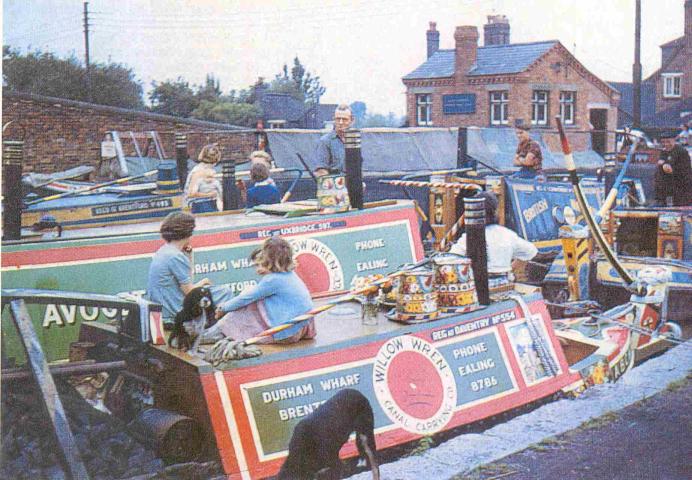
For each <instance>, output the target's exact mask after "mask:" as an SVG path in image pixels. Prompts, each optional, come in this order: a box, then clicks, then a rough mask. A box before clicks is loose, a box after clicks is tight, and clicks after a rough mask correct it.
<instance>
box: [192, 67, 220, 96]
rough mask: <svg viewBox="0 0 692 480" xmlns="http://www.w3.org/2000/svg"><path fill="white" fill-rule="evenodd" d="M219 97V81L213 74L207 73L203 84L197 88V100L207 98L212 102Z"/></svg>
mask: <svg viewBox="0 0 692 480" xmlns="http://www.w3.org/2000/svg"><path fill="white" fill-rule="evenodd" d="M219 97H221V83H220V82H219V80H218V79H216V78H214V74H211V73H208V74H207V78H206V80H205V81H204V85H202V86H200V87H199V88H198V89H197V99H198V100H199V101H202V100H208V101H210V102H214V101H216V100H218V99H219Z"/></svg>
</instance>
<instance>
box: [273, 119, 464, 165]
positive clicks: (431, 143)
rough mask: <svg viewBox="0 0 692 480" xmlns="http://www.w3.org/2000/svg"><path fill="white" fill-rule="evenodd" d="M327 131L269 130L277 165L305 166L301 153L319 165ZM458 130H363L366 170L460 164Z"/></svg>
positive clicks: (309, 160) (309, 162) (309, 163)
mask: <svg viewBox="0 0 692 480" xmlns="http://www.w3.org/2000/svg"><path fill="white" fill-rule="evenodd" d="M324 134H325V132H316V131H307V132H296V131H268V132H267V137H268V141H269V148H270V150H271V154H272V156H273V157H274V161H275V162H276V165H277V166H279V167H283V168H303V167H302V165H301V163H300V161H299V160H298V157H297V156H296V154H297V153H298V154H300V155H301V156H302V157H303V159H304V160H305V161H306V163H307V164H308V165H309V166H310V168H312V169H314V168H315V167H316V166H317V161H316V159H315V158H314V154H315V147H316V145H317V142H318V141H319V138H320V137H321V136H322V135H324ZM457 143H458V130H457V129H456V128H434V129H432V128H431V129H396V130H394V129H392V130H389V129H387V130H384V129H372V130H368V129H364V130H361V154H362V156H363V171H365V172H383V173H384V172H387V173H393V172H402V173H406V172H419V171H425V170H442V169H450V168H456V166H457Z"/></svg>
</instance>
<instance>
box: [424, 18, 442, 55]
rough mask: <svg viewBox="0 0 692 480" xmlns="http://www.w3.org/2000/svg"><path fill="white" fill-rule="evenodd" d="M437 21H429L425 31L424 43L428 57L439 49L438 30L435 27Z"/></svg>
mask: <svg viewBox="0 0 692 480" xmlns="http://www.w3.org/2000/svg"><path fill="white" fill-rule="evenodd" d="M436 26H437V23H435V22H430V28H429V29H428V31H427V32H426V33H425V40H426V45H427V48H428V57H427V58H430V57H431V56H432V55H433V54H434V53H435V52H437V51H438V50H439V49H440V32H438V31H437V29H436V28H435V27H436Z"/></svg>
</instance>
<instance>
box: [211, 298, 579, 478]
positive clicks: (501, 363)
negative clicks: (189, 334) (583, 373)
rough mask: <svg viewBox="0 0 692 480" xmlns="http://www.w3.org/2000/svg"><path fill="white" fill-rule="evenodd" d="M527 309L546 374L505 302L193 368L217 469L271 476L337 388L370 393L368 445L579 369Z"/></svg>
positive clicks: (507, 404) (538, 393)
mask: <svg viewBox="0 0 692 480" xmlns="http://www.w3.org/2000/svg"><path fill="white" fill-rule="evenodd" d="M529 310H530V312H531V315H532V317H533V318H532V320H531V321H532V322H534V325H537V326H538V331H539V332H540V333H539V335H540V336H541V337H542V339H543V341H544V342H545V345H546V346H547V352H548V355H549V356H550V359H551V361H552V362H554V366H555V367H556V371H555V372H554V373H552V374H549V373H547V370H548V369H547V366H546V365H541V364H540V361H539V362H538V363H539V365H536V363H535V360H536V357H535V352H534V350H533V349H531V348H530V347H529V342H527V335H528V334H527V324H526V319H525V318H523V316H522V315H523V314H522V313H521V311H520V309H519V308H518V307H517V306H516V304H514V303H513V302H504V303H502V304H498V305H495V306H493V307H491V308H489V309H487V310H485V311H479V312H474V313H472V314H467V315H461V316H456V317H453V318H449V319H443V320H438V321H435V322H431V323H428V324H423V325H417V326H415V327H407V328H405V329H399V330H396V331H393V332H390V333H388V334H383V335H377V336H369V337H364V338H361V339H358V340H355V341H350V342H344V343H337V344H335V345H333V346H331V347H328V348H324V349H316V351H314V352H310V351H307V352H306V351H304V350H303V351H301V352H300V353H298V352H295V353H294V352H292V351H291V350H288V351H286V352H283V353H281V354H275V355H267V356H265V357H260V358H259V359H258V360H254V361H252V360H249V361H241V362H236V363H234V364H233V365H232V368H230V369H229V370H216V371H213V372H208V373H201V374H200V382H201V384H202V388H203V390H204V395H205V400H206V402H207V408H208V411H209V415H210V420H211V425H212V426H213V433H214V437H215V439H216V444H217V448H218V451H219V454H220V457H221V460H222V464H223V467H224V471H225V472H226V474H227V475H228V478H234V479H236V478H237V479H249V478H264V477H267V476H270V475H274V474H275V473H276V472H277V471H278V469H279V467H280V465H281V463H282V462H283V460H284V458H285V456H286V455H287V448H288V443H289V440H290V437H291V434H292V432H293V429H294V428H295V426H296V424H297V423H298V422H299V421H300V420H301V418H303V417H304V416H306V415H308V414H309V413H310V412H311V411H313V410H314V409H315V408H316V407H317V406H319V405H320V404H321V403H322V402H324V401H326V400H327V399H329V398H330V397H331V395H333V394H334V393H335V391H338V390H339V389H342V388H355V389H357V390H359V391H360V392H361V393H363V394H364V395H365V396H366V397H367V398H368V400H369V401H370V404H371V406H372V408H373V411H374V416H375V434H376V442H377V448H378V449H383V448H388V447H391V446H394V445H399V444H402V443H406V442H409V441H412V440H415V439H418V438H421V437H422V436H426V435H432V434H434V433H437V432H440V431H443V430H448V429H451V428H455V427H458V426H461V425H465V424H468V423H472V422H475V421H478V420H480V419H482V418H487V417H490V416H492V415H496V414H498V413H501V412H505V411H508V410H511V409H514V408H517V407H520V406H522V405H526V404H528V403H530V402H533V401H535V400H539V399H541V398H544V397H547V396H549V395H552V394H554V393H556V392H559V391H560V390H561V389H562V388H564V387H566V386H567V385H570V384H572V383H574V382H575V381H578V380H579V378H580V377H579V376H578V375H577V374H575V373H573V372H570V371H569V369H568V367H567V363H566V360H565V357H564V355H563V353H562V351H561V349H560V346H559V343H558V342H557V340H556V337H555V335H554V332H553V330H552V325H551V322H550V316H549V315H548V313H547V310H546V308H545V305H544V304H543V302H542V301H540V300H535V301H533V302H531V303H530V304H529ZM308 352H309V353H308ZM341 453H342V457H343V456H345V457H351V456H355V455H357V450H356V448H355V445H354V444H353V443H352V442H349V443H348V444H347V446H345V447H344V448H343V449H342V451H341Z"/></svg>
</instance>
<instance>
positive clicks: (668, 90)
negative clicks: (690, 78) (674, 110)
mask: <svg viewBox="0 0 692 480" xmlns="http://www.w3.org/2000/svg"><path fill="white" fill-rule="evenodd" d="M661 79H662V80H663V97H664V98H679V97H680V96H681V94H680V86H681V85H682V73H662V74H661Z"/></svg>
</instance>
